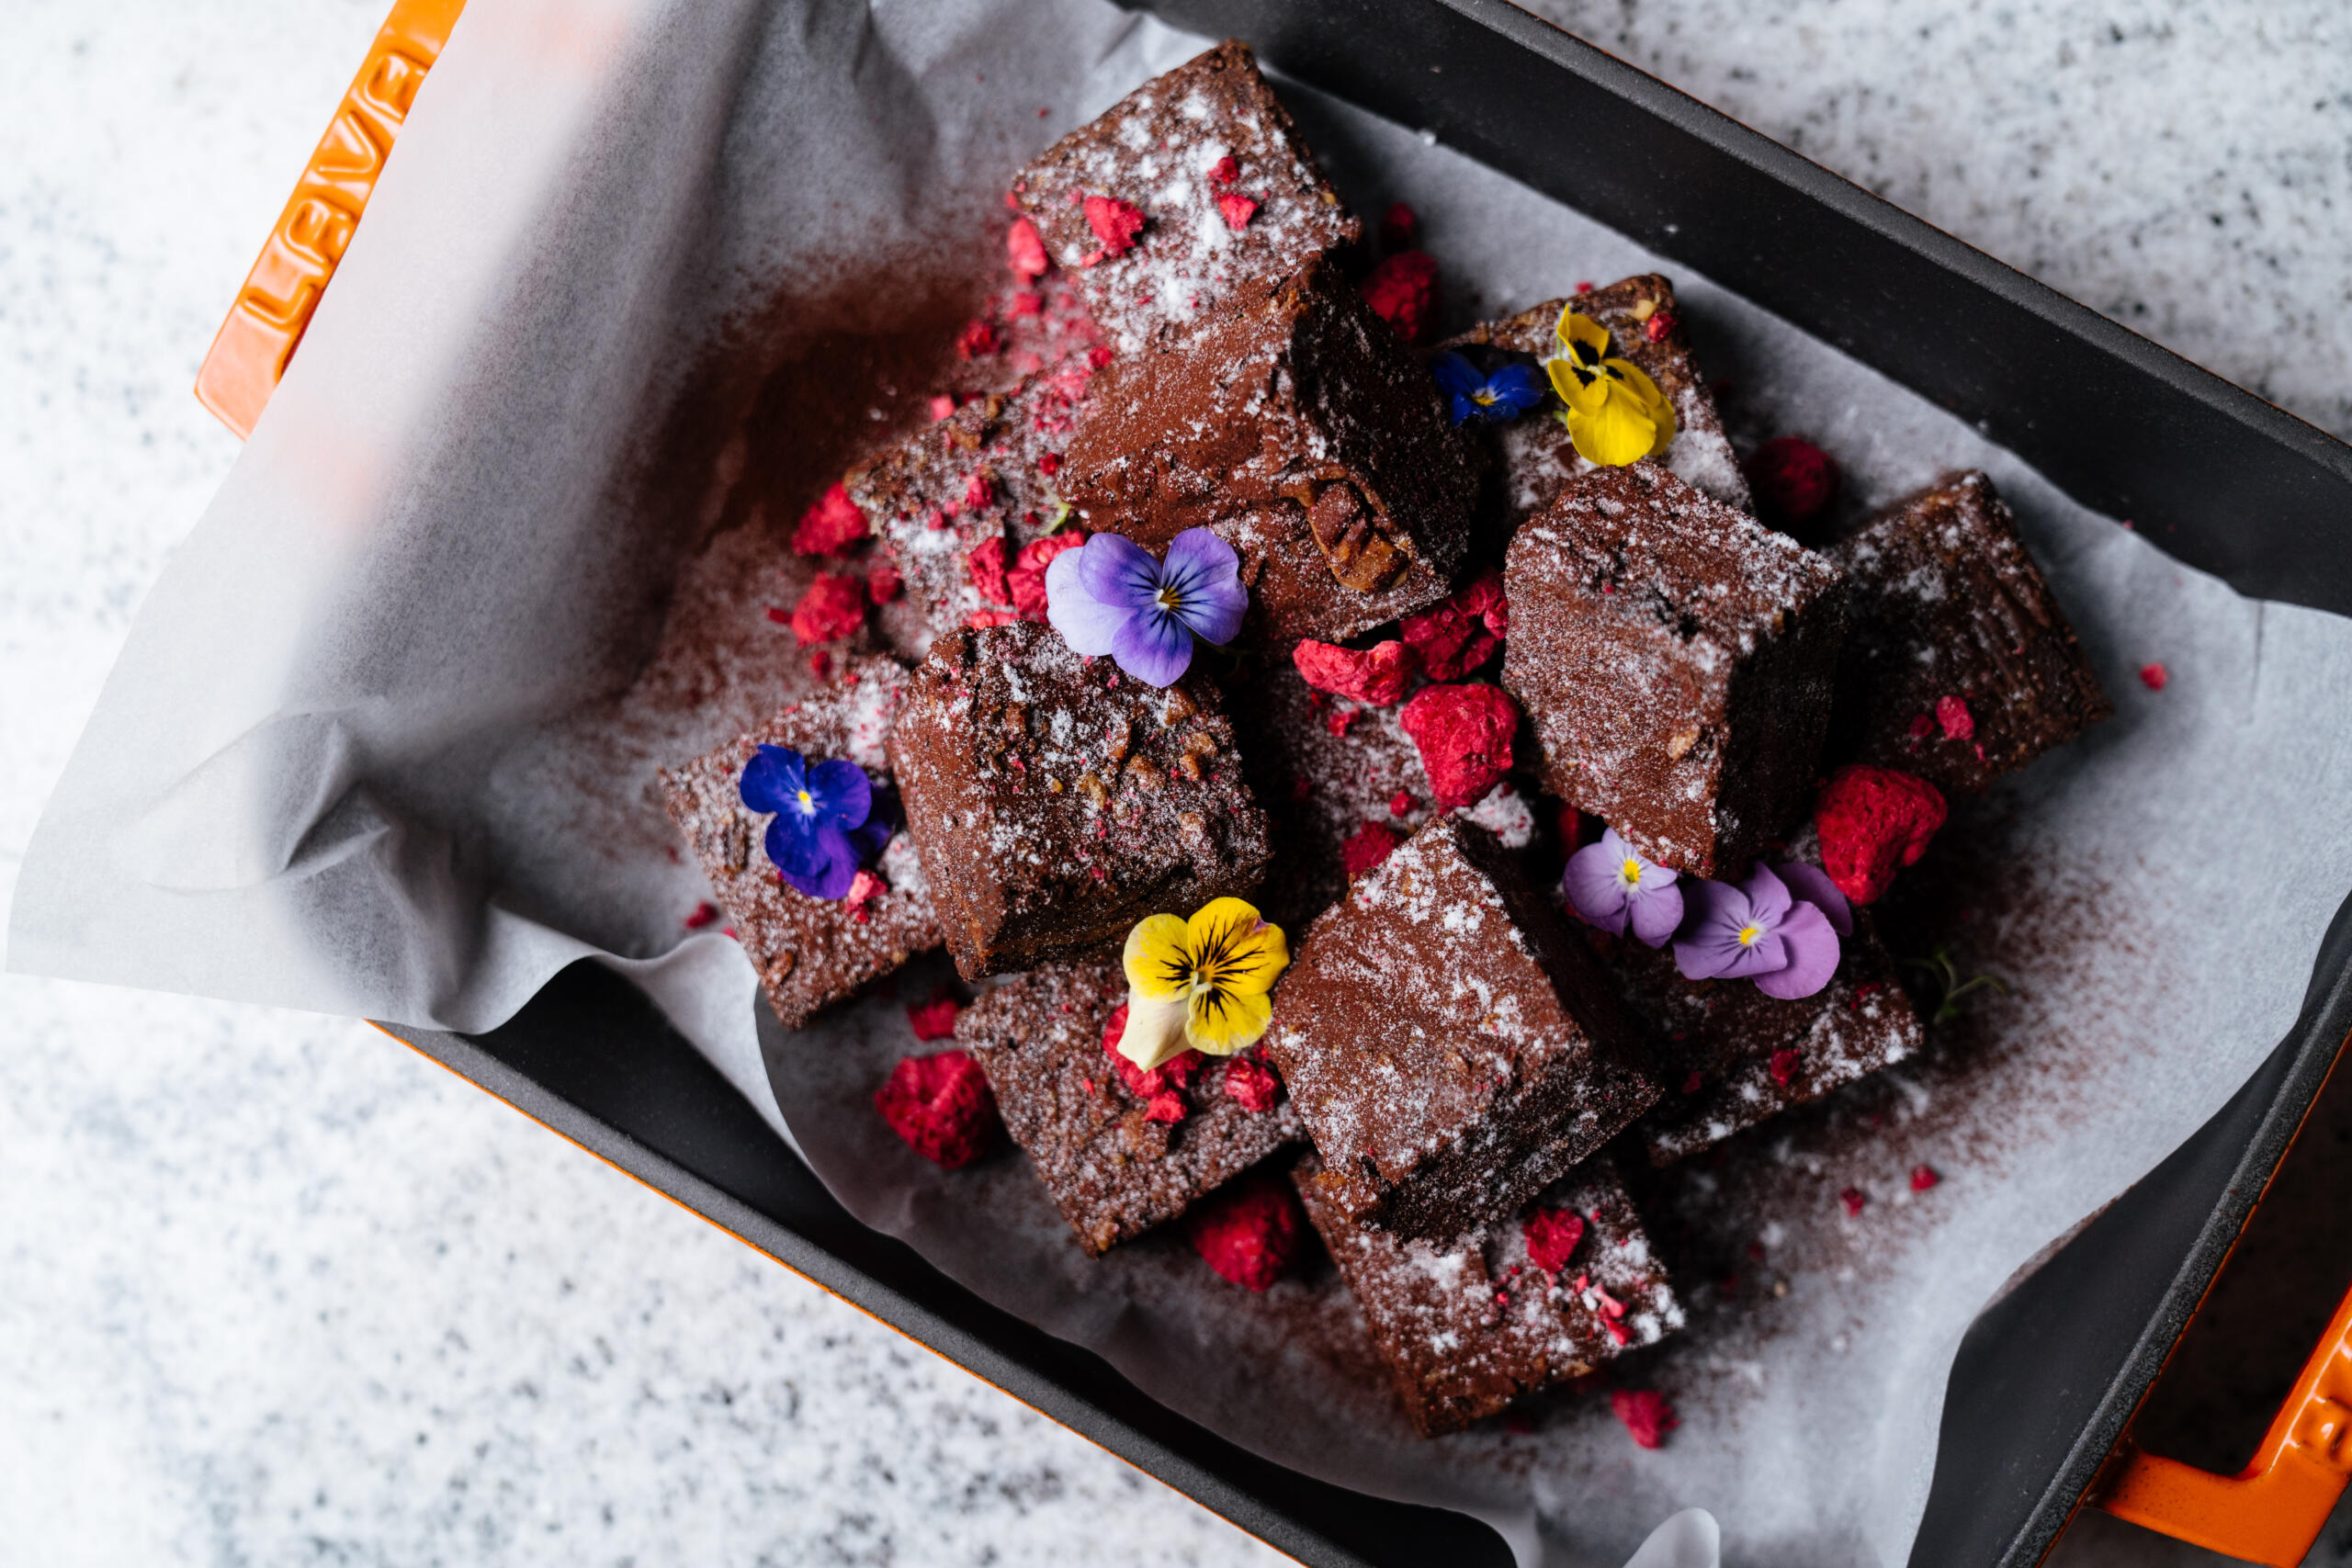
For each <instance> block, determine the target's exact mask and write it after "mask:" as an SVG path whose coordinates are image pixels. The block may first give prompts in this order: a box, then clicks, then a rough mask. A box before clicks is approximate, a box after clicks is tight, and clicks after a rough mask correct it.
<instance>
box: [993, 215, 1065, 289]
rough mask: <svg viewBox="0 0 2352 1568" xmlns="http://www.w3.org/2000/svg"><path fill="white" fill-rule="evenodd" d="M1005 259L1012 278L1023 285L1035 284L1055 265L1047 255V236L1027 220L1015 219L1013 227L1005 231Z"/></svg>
mask: <svg viewBox="0 0 2352 1568" xmlns="http://www.w3.org/2000/svg"><path fill="white" fill-rule="evenodd" d="M1004 259H1005V261H1006V263H1007V264H1009V265H1011V266H1012V276H1015V277H1017V278H1019V279H1020V280H1021V281H1022V282H1023V283H1035V281H1036V280H1037V279H1039V278H1040V277H1043V276H1045V275H1046V268H1047V267H1049V266H1051V265H1053V263H1052V262H1051V261H1049V260H1048V259H1047V258H1046V241H1045V236H1043V235H1041V234H1039V233H1038V232H1037V225H1035V223H1032V222H1030V221H1029V220H1028V219H1026V218H1016V219H1014V220H1012V228H1010V229H1008V230H1006V231H1005V235H1004Z"/></svg>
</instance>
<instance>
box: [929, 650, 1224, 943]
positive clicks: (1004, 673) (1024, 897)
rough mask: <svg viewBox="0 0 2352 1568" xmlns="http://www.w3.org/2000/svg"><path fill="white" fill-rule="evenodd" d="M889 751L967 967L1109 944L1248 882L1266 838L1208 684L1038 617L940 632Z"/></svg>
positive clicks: (952, 938)
mask: <svg viewBox="0 0 2352 1568" xmlns="http://www.w3.org/2000/svg"><path fill="white" fill-rule="evenodd" d="M890 750H891V756H892V760H893V761H894V762H895V763H896V765H897V768H898V773H899V788H900V790H901V791H902V792H903V793H904V795H905V797H906V808H907V826H908V829H909V831H910V832H911V833H912V834H913V836H914V840H915V843H916V845H917V846H918V847H919V848H920V849H921V851H922V862H923V867H924V869H925V870H926V871H927V872H928V873H929V874H930V877H931V888H932V897H933V900H934V901H935V902H936V904H937V906H938V909H939V919H940V925H941V927H942V929H943V931H944V934H945V937H946V942H947V951H948V952H949V953H951V954H952V955H953V956H954V957H955V960H956V969H957V970H958V971H959V972H961V973H962V975H963V976H964V977H965V978H966V979H967V980H976V979H978V978H979V977H980V976H983V975H1001V974H1005V973H1009V972H1011V971H1013V970H1020V969H1029V968H1034V967H1035V966H1036V965H1037V964H1045V963H1048V962H1051V961H1053V960H1056V959H1074V958H1082V957H1090V956H1097V955H1100V954H1103V953H1107V952H1114V951H1116V950H1117V949H1118V947H1119V945H1120V944H1121V943H1122V942H1125V940H1126V935H1127V931H1128V929H1129V928H1130V927H1132V926H1133V925H1134V924H1135V923H1136V921H1137V920H1139V919H1143V918H1144V917H1145V916H1146V915H1149V914H1154V913H1160V912H1167V913H1175V914H1180V915H1189V914H1191V913H1192V912H1193V910H1194V909H1197V908H1200V907H1201V906H1202V905H1203V904H1205V903H1207V902H1208V901H1209V900H1210V899H1212V898H1216V897H1223V896H1225V895H1227V894H1235V895H1239V894H1244V893H1247V892H1249V891H1250V888H1251V887H1253V886H1256V885H1257V881H1258V877H1259V874H1261V872H1262V871H1263V870H1264V868H1265V863H1266V860H1267V857H1268V855H1269V853H1270V851H1269V849H1268V846H1267V841H1266V814H1265V812H1264V811H1262V810H1261V809H1260V808H1259V806H1258V801H1257V797H1256V796H1255V795H1252V794H1251V793H1250V786H1249V785H1248V784H1246V783H1244V782H1243V779H1242V774H1241V763H1240V759H1239V757H1238V755H1237V750H1236V748H1235V745H1234V739H1233V726H1232V724H1231V723H1230V722H1229V721H1228V720H1227V718H1226V716H1225V714H1224V712H1223V710H1222V708H1221V707H1220V705H1219V703H1218V698H1217V692H1216V687H1215V686H1213V685H1211V684H1210V683H1209V682H1207V681H1206V680H1205V679H1204V678H1202V677H1201V676H1199V675H1197V674H1195V675H1188V676H1186V677H1185V678H1184V679H1182V680H1181V681H1179V682H1177V683H1176V684H1174V685H1173V686H1170V687H1168V688H1166V689H1165V690H1162V689H1161V688H1159V687H1156V686H1147V685H1145V684H1143V683H1142V682H1138V681H1136V680H1135V679H1134V678H1133V677H1132V676H1128V675H1124V674H1122V673H1120V671H1119V667H1118V666H1117V665H1116V664H1114V663H1113V662H1112V661H1111V660H1107V659H1098V660H1083V659H1080V657H1079V656H1078V655H1077V654H1075V653H1073V652H1071V651H1070V649H1069V644H1067V643H1065V642H1063V641H1062V639H1061V637H1060V636H1059V635H1058V634H1057V633H1056V632H1054V631H1053V630H1052V629H1050V628H1049V627H1046V626H1038V625H1035V624H1034V623H1030V622H1025V621H1024V622H1016V623H1014V624H1012V625H1010V626H989V627H984V628H978V629H967V630H964V631H958V632H951V633H949V634H948V635H947V636H945V637H941V638H940V639H939V641H937V642H936V643H934V644H933V645H932V649H931V656H930V657H929V658H928V659H926V660H923V662H922V666H921V667H920V668H919V669H918V670H917V671H915V674H914V680H913V684H912V689H911V690H910V692H909V693H908V694H907V700H906V704H905V705H904V707H903V708H902V709H901V710H900V713H899V722H898V728H897V729H896V730H895V731H894V732H893V734H892V736H891V741H890Z"/></svg>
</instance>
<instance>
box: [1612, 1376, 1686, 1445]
mask: <svg viewBox="0 0 2352 1568" xmlns="http://www.w3.org/2000/svg"><path fill="white" fill-rule="evenodd" d="M1609 1408H1610V1409H1611V1411H1612V1412H1614V1413H1615V1415H1616V1416H1617V1419H1618V1420H1620V1421H1623V1423H1625V1430H1626V1431H1627V1432H1629V1433H1631V1434H1633V1438H1634V1442H1636V1443H1638V1444H1640V1445H1641V1446H1642V1447H1643V1448H1645V1449H1655V1448H1660V1447H1663V1446H1664V1445H1665V1443H1666V1435H1667V1434H1668V1432H1671V1431H1673V1430H1674V1429H1675V1428H1676V1427H1679V1426H1681V1425H1682V1421H1681V1418H1680V1417H1679V1416H1676V1415H1675V1414H1674V1406H1673V1405H1671V1404H1668V1403H1667V1402H1666V1395H1664V1394H1662V1393H1658V1392H1657V1390H1656V1389H1648V1388H1612V1389H1611V1390H1610V1391H1609Z"/></svg>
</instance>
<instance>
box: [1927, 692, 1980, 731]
mask: <svg viewBox="0 0 2352 1568" xmlns="http://www.w3.org/2000/svg"><path fill="white" fill-rule="evenodd" d="M1936 724H1937V725H1938V727H1939V728H1941V729H1942V730H1943V732H1944V739H1947V740H1973V739H1975V738H1976V716H1975V715H1974V714H1972V713H1970V712H1969V711H1968V700H1967V699H1966V698H1965V697H1958V696H1943V697H1938V698H1937V699H1936Z"/></svg>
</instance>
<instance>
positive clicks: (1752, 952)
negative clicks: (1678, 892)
mask: <svg viewBox="0 0 2352 1568" xmlns="http://www.w3.org/2000/svg"><path fill="white" fill-rule="evenodd" d="M1828 882H1829V879H1828V877H1827V876H1826V875H1825V874H1822V873H1820V872H1818V871H1816V870H1815V869H1814V868H1813V867H1812V866H1808V865H1802V864H1795V865H1783V866H1781V867H1780V868H1779V870H1778V872H1775V871H1774V869H1773V868H1771V867H1770V866H1767V865H1764V864H1762V863H1758V865H1757V867H1756V869H1755V870H1754V871H1753V872H1751V873H1749V874H1748V878H1747V881H1746V882H1744V883H1742V884H1741V885H1740V886H1737V887H1734V886H1730V885H1729V884H1728V883H1722V882H1702V881H1700V880H1699V879H1698V878H1696V877H1693V878H1691V886H1690V890H1689V892H1688V894H1687V895H1686V896H1685V897H1686V902H1687V904H1688V906H1689V908H1690V909H1691V919H1690V923H1689V924H1688V925H1687V926H1685V928H1684V930H1683V931H1682V934H1681V935H1680V936H1679V938H1677V939H1676V941H1675V943H1674V965H1675V967H1676V968H1678V969H1679V970H1680V971H1681V972H1682V976H1683V978H1685V979H1688V980H1716V979H1728V980H1753V981H1755V982H1756V988H1757V989H1758V990H1759V991H1761V992H1763V993H1764V994H1765V995H1766V996H1768V997H1777V998H1781V1000H1783V1001H1794V1000H1796V999H1797V998H1800V997H1809V996H1811V995H1813V994H1814V993H1815V991H1818V990H1819V989H1821V987H1824V986H1826V985H1827V984H1829V977H1830V976H1832V975H1835V974H1836V973H1837V972H1838V932H1839V931H1849V932H1850V931H1852V930H1853V910H1852V908H1851V907H1850V906H1849V905H1848V904H1847V902H1846V899H1845V897H1844V896H1843V895H1842V894H1840V893H1838V890H1837V889H1836V888H1835V887H1831V886H1828ZM1824 889H1826V892H1827V896H1828V897H1829V898H1830V899H1832V900H1834V903H1830V904H1824V903H1820V902H1816V901H1815V899H1816V898H1817V897H1820V895H1821V894H1822V893H1823V891H1824Z"/></svg>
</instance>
